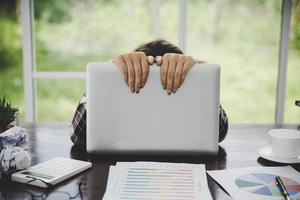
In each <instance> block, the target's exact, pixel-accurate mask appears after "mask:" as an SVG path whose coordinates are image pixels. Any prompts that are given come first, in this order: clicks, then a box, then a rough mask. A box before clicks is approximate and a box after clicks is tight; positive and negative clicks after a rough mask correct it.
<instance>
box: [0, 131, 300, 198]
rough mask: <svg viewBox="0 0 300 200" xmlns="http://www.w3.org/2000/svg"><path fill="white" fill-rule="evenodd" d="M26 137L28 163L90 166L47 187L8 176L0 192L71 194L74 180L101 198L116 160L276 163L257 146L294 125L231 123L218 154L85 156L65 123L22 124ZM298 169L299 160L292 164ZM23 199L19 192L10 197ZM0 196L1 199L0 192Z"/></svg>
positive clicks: (216, 192)
mask: <svg viewBox="0 0 300 200" xmlns="http://www.w3.org/2000/svg"><path fill="white" fill-rule="evenodd" d="M25 127H26V128H27V130H28V132H29V138H30V154H31V158H32V164H37V163H40V162H43V161H47V160H49V159H51V158H54V157H57V156H60V157H70V158H76V159H81V160H90V161H91V162H92V163H93V167H92V168H91V169H90V170H88V171H85V172H83V173H81V174H79V175H77V176H76V177H74V178H71V179H68V180H66V181H64V182H63V183H61V184H59V185H57V186H55V187H54V188H52V189H51V190H46V189H39V188H36V187H32V186H27V185H23V184H19V183H13V182H11V181H9V180H5V181H3V180H2V181H1V182H0V194H3V193H5V192H7V191H21V190H23V191H24V190H25V191H30V192H31V193H33V194H37V196H39V195H40V194H46V193H51V192H53V191H63V192H67V193H69V194H70V195H71V196H74V195H75V194H76V193H78V191H79V189H78V183H79V182H82V183H83V184H82V185H81V196H80V195H79V196H78V197H77V198H76V199H93V200H95V199H101V198H102V196H103V194H104V192H105V187H106V181H107V176H108V169H109V166H110V165H113V164H115V163H116V162H117V161H165V162H187V163H202V164H205V165H206V169H207V170H215V169H235V168H241V167H255V166H278V165H280V164H276V163H273V162H270V161H266V160H264V159H262V158H258V155H257V149H258V148H260V147H262V146H265V145H267V144H268V136H267V134H266V133H267V131H268V130H270V129H272V128H282V127H285V128H286V127H288V128H295V127H296V126H294V125H286V126H274V125H232V126H231V127H230V128H229V133H228V135H227V138H226V139H225V141H223V142H222V143H221V144H220V150H219V154H218V156H214V157H212V156H206V157H205V156H141V155H139V156H134V155H132V156H128V155H126V156H120V155H99V156H88V155H87V154H86V153H85V152H84V151H82V150H80V149H77V148H75V147H74V146H73V145H72V143H71V141H70V139H69V135H68V130H67V126H66V125H26V126H25ZM293 167H294V168H295V169H296V170H298V171H300V164H296V165H293ZM208 184H209V188H210V191H211V193H212V196H213V199H222V200H226V199H231V198H230V197H229V196H228V195H227V194H226V193H225V192H224V191H223V190H222V189H221V188H220V187H219V186H218V185H217V184H216V183H215V182H214V181H213V180H212V179H211V178H210V177H208ZM14 198H15V199H24V198H23V197H22V194H21V193H20V195H18V196H16V197H14ZM0 199H2V197H1V195H0Z"/></svg>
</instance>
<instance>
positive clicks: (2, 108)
mask: <svg viewBox="0 0 300 200" xmlns="http://www.w3.org/2000/svg"><path fill="white" fill-rule="evenodd" d="M17 118H18V108H15V107H12V106H11V102H9V103H8V102H7V101H6V99H5V96H4V97H3V98H0V134H1V133H2V132H4V131H6V130H7V129H9V128H11V127H13V126H15V125H16V123H17Z"/></svg>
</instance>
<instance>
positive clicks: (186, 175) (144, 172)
mask: <svg viewBox="0 0 300 200" xmlns="http://www.w3.org/2000/svg"><path fill="white" fill-rule="evenodd" d="M194 190H195V188H193V171H192V170H191V169H154V168H137V167H132V168H129V169H128V174H127V177H126V179H125V183H124V188H123V190H122V194H121V196H122V198H124V199H126V198H129V197H139V198H142V197H143V198H154V197H157V198H158V197H159V198H185V199H187V200H188V199H195V192H194Z"/></svg>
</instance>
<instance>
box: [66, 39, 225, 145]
mask: <svg viewBox="0 0 300 200" xmlns="http://www.w3.org/2000/svg"><path fill="white" fill-rule="evenodd" d="M197 62H198V63H200V61H196V60H195V59H193V58H192V57H191V56H187V55H184V54H183V52H182V51H181V50H180V49H179V48H178V47H176V46H175V45H173V44H171V43H169V42H167V41H166V40H162V39H160V40H154V41H151V42H148V43H146V44H143V45H141V46H140V47H139V48H137V49H136V50H134V51H133V52H131V53H127V54H122V55H118V56H116V57H115V58H114V59H113V63H115V64H116V66H117V67H118V68H119V70H120V72H121V73H122V75H123V79H124V82H125V84H126V85H127V86H128V88H129V89H130V91H131V92H133V93H134V92H135V93H139V91H140V90H141V89H142V88H143V87H144V85H145V84H146V82H147V78H148V74H149V65H152V64H154V63H155V64H156V65H158V66H160V81H161V85H162V88H163V89H164V90H166V91H167V94H168V95H171V94H172V93H176V91H177V90H178V89H179V87H180V86H181V85H182V84H183V82H184V80H185V78H186V76H187V74H188V72H189V70H190V69H191V68H192V67H193V66H194V64H196V63H197ZM85 106H86V98H85V96H84V97H83V98H82V99H81V101H80V103H79V105H78V107H77V109H76V112H75V115H74V117H73V121H72V125H71V128H70V130H71V132H70V133H71V140H72V141H73V142H74V144H75V145H78V146H82V147H85V145H86V107H85ZM227 130H228V119H227V116H226V113H225V111H224V110H223V108H222V107H221V106H220V114H219V142H221V141H222V140H224V138H225V136H226V134H227Z"/></svg>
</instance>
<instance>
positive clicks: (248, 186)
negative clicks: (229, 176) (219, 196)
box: [235, 173, 300, 196]
mask: <svg viewBox="0 0 300 200" xmlns="http://www.w3.org/2000/svg"><path fill="white" fill-rule="evenodd" d="M276 176H277V175H274V174H267V173H250V174H246V175H242V176H240V177H238V178H237V179H235V184H236V186H237V187H238V188H240V189H243V190H245V191H247V192H250V193H254V194H258V195H265V196H282V195H281V192H280V190H279V188H278V187H277V185H276V181H275V178H276ZM280 178H281V179H282V181H283V183H284V185H285V187H286V189H287V190H288V192H289V194H290V195H291V196H292V195H296V194H298V193H300V183H299V182H297V181H295V180H293V179H291V178H288V177H283V176H280Z"/></svg>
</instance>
